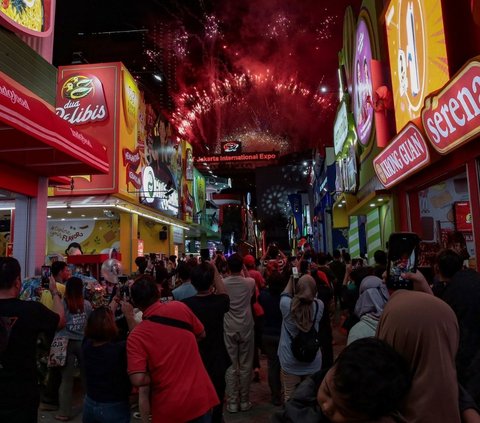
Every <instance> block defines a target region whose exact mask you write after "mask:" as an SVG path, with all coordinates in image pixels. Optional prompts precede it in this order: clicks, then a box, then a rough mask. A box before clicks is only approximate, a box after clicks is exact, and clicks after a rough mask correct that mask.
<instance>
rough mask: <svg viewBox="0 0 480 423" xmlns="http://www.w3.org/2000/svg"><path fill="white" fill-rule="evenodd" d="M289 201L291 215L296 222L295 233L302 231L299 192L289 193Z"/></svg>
mask: <svg viewBox="0 0 480 423" xmlns="http://www.w3.org/2000/svg"><path fill="white" fill-rule="evenodd" d="M288 201H290V207H291V208H292V213H293V217H294V218H295V222H296V224H297V234H298V235H301V234H302V233H303V208H302V196H301V195H300V194H290V195H289V196H288Z"/></svg>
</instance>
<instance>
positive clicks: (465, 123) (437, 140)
mask: <svg viewBox="0 0 480 423" xmlns="http://www.w3.org/2000/svg"><path fill="white" fill-rule="evenodd" d="M479 91H480V62H479V61H478V60H477V59H474V60H472V61H471V62H469V63H468V64H467V65H466V66H465V67H464V68H463V69H462V70H461V71H460V72H459V73H458V74H457V75H456V76H455V77H453V78H452V80H451V81H450V82H449V83H448V84H447V85H446V86H445V87H444V88H443V89H441V90H440V91H438V92H436V93H434V94H432V95H431V96H429V97H427V99H426V100H425V107H424V108H423V110H422V122H423V126H424V128H425V132H426V134H427V137H428V139H429V140H430V142H431V143H432V145H433V147H434V148H435V150H437V151H438V152H439V153H440V154H446V153H448V152H450V151H451V150H453V149H455V148H457V147H459V146H460V145H462V144H464V143H466V142H468V141H470V140H471V139H472V138H474V137H475V136H476V135H477V134H478V133H479V132H480V99H479V97H478V93H479Z"/></svg>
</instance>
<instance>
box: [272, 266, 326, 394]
mask: <svg viewBox="0 0 480 423" xmlns="http://www.w3.org/2000/svg"><path fill="white" fill-rule="evenodd" d="M316 295H317V288H316V283H315V280H314V279H313V278H312V277H311V276H310V275H304V276H302V277H301V278H300V279H299V280H298V282H295V281H294V280H293V278H290V281H289V282H288V284H287V286H286V288H285V290H284V291H283V293H282V295H281V298H280V311H281V312H282V318H283V320H282V328H281V332H280V343H279V345H278V357H279V359H280V365H281V378H282V385H283V392H284V399H285V402H286V401H288V399H289V398H290V396H291V394H292V393H293V391H294V390H295V387H296V386H297V385H298V384H299V383H300V382H301V381H302V380H304V379H305V378H307V377H308V376H310V375H312V374H313V373H315V372H317V371H318V370H320V368H321V367H322V353H321V350H320V349H319V350H318V352H317V354H316V356H315V358H314V359H313V361H311V362H310V363H306V362H301V361H299V360H297V359H296V358H295V357H294V355H293V352H292V349H291V343H292V340H293V339H294V338H295V337H296V336H297V335H298V333H299V331H303V332H308V331H309V330H310V329H311V327H312V325H314V327H315V329H316V330H318V328H319V322H320V319H321V318H322V315H323V310H324V305H323V303H322V302H321V301H320V300H319V299H317V298H316Z"/></svg>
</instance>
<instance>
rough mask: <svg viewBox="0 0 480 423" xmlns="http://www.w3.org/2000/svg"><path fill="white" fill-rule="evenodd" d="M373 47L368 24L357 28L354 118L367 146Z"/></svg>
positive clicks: (361, 24)
mask: <svg viewBox="0 0 480 423" xmlns="http://www.w3.org/2000/svg"><path fill="white" fill-rule="evenodd" d="M371 61H372V45H371V41H370V33H369V31H368V27H367V24H366V22H365V21H364V20H363V19H361V20H360V21H359V24H358V27H357V36H356V48H355V60H354V62H353V93H352V94H353V116H354V118H355V125H356V128H357V134H358V139H359V141H360V143H361V144H362V145H364V146H366V145H367V144H368V142H369V140H370V135H371V133H372V126H373V107H372V92H373V88H372V70H371Z"/></svg>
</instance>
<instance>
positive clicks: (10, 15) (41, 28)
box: [0, 0, 55, 37]
mask: <svg viewBox="0 0 480 423" xmlns="http://www.w3.org/2000/svg"><path fill="white" fill-rule="evenodd" d="M54 11H55V0H3V1H2V5H1V7H0V25H3V26H5V27H7V28H8V29H10V30H12V31H14V32H19V33H26V34H28V35H33V36H36V37H47V36H49V35H50V34H51V33H52V29H53V23H54V18H55V15H54Z"/></svg>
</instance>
